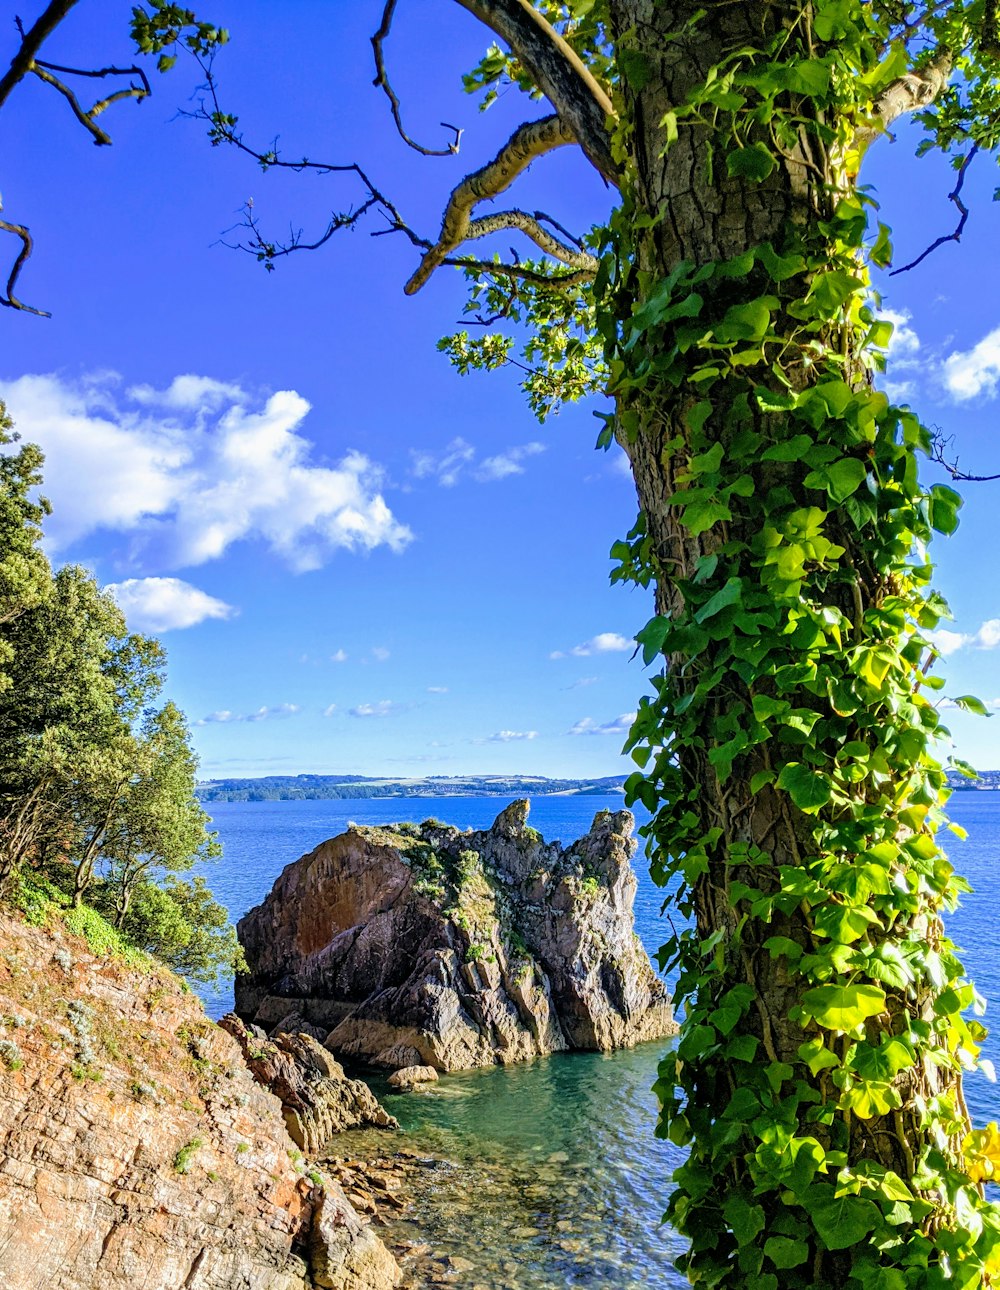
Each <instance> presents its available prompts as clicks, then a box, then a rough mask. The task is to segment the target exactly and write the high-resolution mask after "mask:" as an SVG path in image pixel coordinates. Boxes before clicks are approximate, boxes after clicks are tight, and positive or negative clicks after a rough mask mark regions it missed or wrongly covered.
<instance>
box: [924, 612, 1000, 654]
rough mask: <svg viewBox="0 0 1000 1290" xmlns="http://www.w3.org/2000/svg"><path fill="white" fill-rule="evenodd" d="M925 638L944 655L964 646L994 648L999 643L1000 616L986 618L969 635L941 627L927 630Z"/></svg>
mask: <svg viewBox="0 0 1000 1290" xmlns="http://www.w3.org/2000/svg"><path fill="white" fill-rule="evenodd" d="M927 639H928V640H929V641H930V642H931V644H932V645H933V646H934V647H935V648H936V649H937V650H939V651H940V653H942V654H944V655H945V657H947V656H948V655H949V654H954V653H955V652H956V650H960V649H964V648H965V647H966V646H968V647H969V648H970V649H996V648H997V646H998V645H1000V618H987V619H986V621H985V622H984V623H982V624H980V627H979V630H978V631H975V632H972V633H971V635H970V634H968V633H966V632H953V631H949V630H948V629H947V628H946V627H941V628H939V629H938V630H937V631H935V632H928V633H927Z"/></svg>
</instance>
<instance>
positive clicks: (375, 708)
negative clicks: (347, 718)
mask: <svg viewBox="0 0 1000 1290" xmlns="http://www.w3.org/2000/svg"><path fill="white" fill-rule="evenodd" d="M405 709H406V704H405V703H393V702H392V701H391V700H389V699H380V700H379V702H378V703H359V704H358V706H357V707H356V708H350V709H349V711H350V714H351V716H352V717H393V716H395V715H396V713H398V712H403V711H405Z"/></svg>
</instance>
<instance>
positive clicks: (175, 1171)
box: [0, 910, 399, 1290]
mask: <svg viewBox="0 0 1000 1290" xmlns="http://www.w3.org/2000/svg"><path fill="white" fill-rule="evenodd" d="M306 1170H307V1165H306V1162H305V1161H304V1160H303V1158H302V1156H301V1155H300V1154H299V1152H298V1150H297V1149H296V1147H295V1146H294V1144H293V1143H292V1141H291V1139H290V1138H289V1137H288V1134H287V1132H286V1130H285V1123H284V1120H283V1118H282V1109H281V1103H280V1102H279V1100H278V1098H276V1097H275V1096H273V1095H272V1094H271V1093H270V1092H267V1091H265V1089H263V1088H262V1087H261V1086H260V1085H259V1084H258V1083H257V1082H256V1081H255V1079H254V1078H253V1077H252V1076H251V1073H250V1071H249V1070H248V1069H247V1066H246V1064H245V1063H244V1060H243V1056H242V1054H241V1052H240V1049H239V1046H238V1045H237V1043H236V1041H235V1040H234V1039H233V1038H232V1037H231V1036H230V1035H228V1034H226V1032H225V1031H224V1030H222V1029H221V1028H220V1027H219V1026H217V1025H215V1024H214V1023H212V1022H210V1021H209V1020H208V1019H207V1018H206V1016H205V1014H204V1011H203V1010H202V1007H201V1005H200V1003H199V1002H198V1000H197V999H196V998H195V997H194V996H193V995H191V994H190V993H188V992H185V991H183V990H182V989H181V986H180V982H179V981H178V980H177V978H176V977H173V976H171V975H170V974H169V973H167V972H165V971H162V972H159V971H152V972H149V971H142V970H138V969H136V968H131V967H127V966H125V965H124V964H122V963H121V962H120V961H114V960H109V959H105V958H99V957H97V956H96V955H94V954H92V953H91V952H90V951H88V949H87V947H86V944H85V943H84V942H83V941H82V940H80V939H79V938H76V937H70V936H69V935H68V934H66V933H65V931H62V930H60V929H59V928H58V927H57V928H55V929H43V928H38V927H30V926H28V925H26V924H25V923H24V922H23V921H21V919H19V918H17V917H14V916H11V915H9V914H6V913H4V912H3V911H2V910H0V1285H2V1286H3V1287H4V1290H56V1288H58V1290H125V1288H126V1287H131V1286H140V1285H141V1286H142V1287H143V1290H179V1288H181V1287H183V1288H184V1290H312V1288H314V1287H324V1288H327V1290H334V1288H336V1290H389V1287H391V1286H394V1285H396V1284H397V1282H398V1278H399V1270H398V1267H397V1265H396V1262H395V1260H394V1259H393V1257H392V1256H391V1255H390V1254H389V1252H388V1251H387V1250H386V1248H385V1246H384V1245H383V1244H382V1242H381V1241H380V1240H379V1239H378V1237H377V1236H376V1235H375V1233H374V1231H373V1230H372V1228H371V1227H370V1226H368V1225H367V1224H366V1223H365V1222H363V1221H362V1220H361V1219H360V1218H359V1216H358V1214H357V1213H356V1212H355V1211H354V1209H353V1208H352V1207H351V1205H350V1203H349V1202H348V1200H347V1198H346V1196H345V1195H344V1192H343V1190H342V1189H341V1187H340V1186H339V1184H337V1183H333V1182H324V1181H323V1180H322V1178H321V1177H320V1175H318V1174H317V1175H315V1176H310V1174H309V1173H307V1172H306ZM317 1180H318V1181H317Z"/></svg>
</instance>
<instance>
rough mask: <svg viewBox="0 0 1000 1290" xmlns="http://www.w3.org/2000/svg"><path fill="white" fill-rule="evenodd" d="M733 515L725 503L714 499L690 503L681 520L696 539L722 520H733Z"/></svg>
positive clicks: (685, 508)
mask: <svg viewBox="0 0 1000 1290" xmlns="http://www.w3.org/2000/svg"><path fill="white" fill-rule="evenodd" d="M732 518H733V513H732V511H731V510H730V509H729V507H728V506H727V505H726V504H725V502H720V501H717V500H715V499H714V498H708V499H706V500H699V501H694V502H688V504H687V505H686V506H685V507H684V510H683V511H682V513H681V520H682V522H683V524H684V526H685V528H687V529H689V530H690V531H691V532H692V533H693V534H694V536H695V537H697V536H698V535H699V534H700V533H704V532H705V531H706V530H707V529H710V528H711V527H712V526H713V525H714V524H718V522H719V521H720V520H731V519H732Z"/></svg>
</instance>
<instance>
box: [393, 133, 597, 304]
mask: <svg viewBox="0 0 1000 1290" xmlns="http://www.w3.org/2000/svg"><path fill="white" fill-rule="evenodd" d="M576 141H577V140H576V136H575V135H574V133H573V131H572V129H571V128H570V127H569V126H568V125H567V124H566V123H565V122H564V121H563V120H562V118H561V117H559V116H546V117H542V118H541V120H539V121H528V122H526V123H525V124H524V125H522V126H519V127H518V128H517V129H516V130H515V131H514V133H513V134H512V135H511V136H510V138H509V139H508V140H507V142H506V143H505V144H504V146H503V147H502V148H501V149H500V151H499V152H498V153H497V155H496V156H495V157H494V158H493V160H492V161H490V162H487V164H486V165H485V166H482V167H480V169H479V170H474V171H473V172H472V174H470V175H466V177H465V178H464V179H463V180H462V182H461V183H460V184H459V185H458V187H457V188H455V189H454V190H453V192H452V194H451V196H450V197H449V198H448V205H447V206H446V207H445V212H444V219H443V221H442V223H441V233H440V235H439V236H438V240H437V242H435V243H434V245H433V246H431V247H430V248H429V250H428V251H427V254H426V255H425V256H424V258H423V260H421V262H420V267H419V268H418V269H417V271H416V273H414V275H413V276H412V277H411V278H410V280H409V282H408V283H407V284H406V286H405V287H404V288H403V289H404V291H405V292H406V294H407V295H408V296H412V295H414V294H415V293H416V292H417V291H419V290H420V288H421V287H422V286H424V285H425V283H426V282H427V281H428V279H429V278H430V276H431V274H432V273H433V272H434V270H435V269H436V268H437V267H438V265H440V264H443V263H444V261H445V259H446V257H447V256H448V255H449V254H450V253H451V252H452V251H454V250H455V248H456V247H458V246H460V245H461V244H462V243H463V242H464V241H465V240H466V238H468V237H469V235H470V234H469V230H470V229H471V228H472V218H471V216H472V211H473V209H474V208H475V206H476V205H477V203H479V202H481V201H486V200H488V199H489V198H491V197H496V196H497V195H498V194H500V193H502V192H503V191H504V190H505V189H507V188H509V187H510V185H511V184H512V183H513V182H514V180H515V179H516V178H517V177H518V175H520V174H521V173H522V172H523V171H524V170H525V169H526V168H527V167H528V166H529V165H530V164H531V162H532V161H534V160H535V158H536V157H540V156H542V155H543V154H544V153H546V152H551V151H552V150H553V149H554V148H559V147H562V146H563V145H564V144H567V143H576ZM541 231H542V230H539V232H541ZM474 236H475V234H474ZM479 236H481V234H480V235H479ZM560 258H561V257H560Z"/></svg>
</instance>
